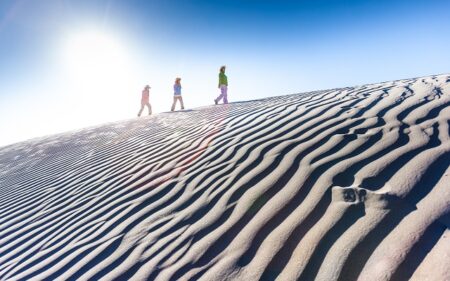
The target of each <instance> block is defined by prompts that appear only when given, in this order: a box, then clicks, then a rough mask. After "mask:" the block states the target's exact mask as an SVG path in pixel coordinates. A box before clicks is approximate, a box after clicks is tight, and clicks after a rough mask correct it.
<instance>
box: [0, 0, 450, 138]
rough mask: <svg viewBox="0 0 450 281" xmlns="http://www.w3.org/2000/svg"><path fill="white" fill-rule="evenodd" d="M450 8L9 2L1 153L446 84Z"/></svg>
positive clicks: (0, 69)
mask: <svg viewBox="0 0 450 281" xmlns="http://www.w3.org/2000/svg"><path fill="white" fill-rule="evenodd" d="M448 11H450V2H449V1H443V0H442V1H440V0H435V1H425V0H422V1H418V0H411V1H400V0H391V1H385V0H378V1H345V0H340V1H338V0H331V1H330V0H328V1H325V0H314V1H288V0H286V1H283V0H278V1H275V0H262V1H257V0H241V1H238V0H228V1H227V0H221V1H219V0H208V1H201V0H174V1H167V0H153V1H140V0H129V1H119V0H115V1H113V0H90V1H87V0H77V1H75V0H46V1H37V0H1V1H0V132H2V133H1V134H0V136H1V137H0V145H5V144H9V143H13V142H17V141H21V140H25V139H29V138H33V137H38V136H42V135H47V134H54V133H59V132H64V131H68V130H72V129H78V128H83V127H86V126H91V125H97V124H101V123H104V122H109V121H116V120H121V119H126V118H134V116H135V115H136V113H137V111H138V109H139V99H140V91H141V90H142V88H143V86H144V85H145V84H150V85H151V86H152V91H151V102H152V104H153V107H154V110H155V111H156V112H163V111H167V110H168V109H169V108H170V104H171V95H172V84H173V80H174V78H175V77H177V76H181V77H182V85H183V96H184V99H185V104H186V106H188V107H198V106H203V105H210V104H211V103H212V101H213V99H214V98H215V97H216V96H217V95H218V89H217V70H218V67H219V66H220V65H222V64H226V65H227V75H228V77H229V82H230V87H229V99H230V100H231V101H239V100H249V99H256V98H262V97H267V96H276V95H283V94H290V93H296V92H303V91H309V90H316V89H326V88H335V87H343V86H351V85H359V84H365V83H373V82H379V81H387V80H394V79H400V78H408V77H416V76H423V75H431V74H440V73H447V72H450V71H449V65H450V52H449V51H448V46H449V45H450V28H449V27H450V17H449V16H448Z"/></svg>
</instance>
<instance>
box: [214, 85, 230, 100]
mask: <svg viewBox="0 0 450 281" xmlns="http://www.w3.org/2000/svg"><path fill="white" fill-rule="evenodd" d="M227 91H228V87H227V86H226V85H220V96H219V97H218V98H217V99H216V102H219V101H220V100H221V99H222V98H223V103H228V93H227Z"/></svg>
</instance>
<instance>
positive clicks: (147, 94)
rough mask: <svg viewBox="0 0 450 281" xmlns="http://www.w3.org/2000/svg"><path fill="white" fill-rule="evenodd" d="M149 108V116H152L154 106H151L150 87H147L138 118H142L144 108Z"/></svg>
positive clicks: (143, 93)
mask: <svg viewBox="0 0 450 281" xmlns="http://www.w3.org/2000/svg"><path fill="white" fill-rule="evenodd" d="M145 106H147V107H148V115H151V114H152V106H151V105H150V86H149V85H147V86H145V88H144V90H142V98H141V109H140V110H139V113H138V117H140V116H141V114H142V111H144V107H145Z"/></svg>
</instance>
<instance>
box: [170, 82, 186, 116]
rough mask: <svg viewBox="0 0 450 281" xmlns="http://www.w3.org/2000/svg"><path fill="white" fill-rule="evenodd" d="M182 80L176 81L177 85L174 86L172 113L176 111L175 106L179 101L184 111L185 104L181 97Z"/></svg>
mask: <svg viewBox="0 0 450 281" xmlns="http://www.w3.org/2000/svg"><path fill="white" fill-rule="evenodd" d="M180 81H181V78H177V79H175V84H174V85H173V103H172V109H171V111H174V110H175V106H176V104H177V101H178V100H179V101H180V104H181V110H183V109H184V104H183V97H182V96H181V82H180Z"/></svg>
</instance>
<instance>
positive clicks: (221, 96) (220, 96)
mask: <svg viewBox="0 0 450 281" xmlns="http://www.w3.org/2000/svg"><path fill="white" fill-rule="evenodd" d="M222 88H223V86H221V87H220V95H219V96H218V97H217V99H215V100H214V101H215V102H216V104H217V103H218V102H219V101H220V100H221V99H222V98H223V90H222Z"/></svg>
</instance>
